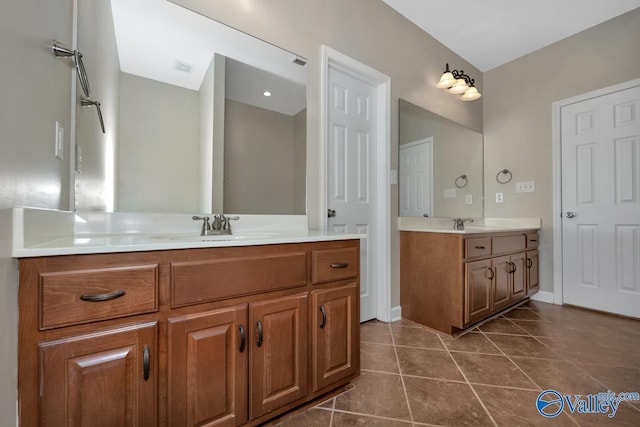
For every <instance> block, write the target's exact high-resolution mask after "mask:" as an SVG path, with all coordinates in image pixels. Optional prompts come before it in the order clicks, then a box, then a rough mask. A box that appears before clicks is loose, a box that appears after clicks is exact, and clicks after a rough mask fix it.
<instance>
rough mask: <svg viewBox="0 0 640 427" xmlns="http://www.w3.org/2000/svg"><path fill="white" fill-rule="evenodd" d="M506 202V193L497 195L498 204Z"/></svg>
mask: <svg viewBox="0 0 640 427" xmlns="http://www.w3.org/2000/svg"><path fill="white" fill-rule="evenodd" d="M503 202H504V193H496V203H503Z"/></svg>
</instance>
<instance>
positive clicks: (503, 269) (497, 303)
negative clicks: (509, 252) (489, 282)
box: [491, 256, 512, 311]
mask: <svg viewBox="0 0 640 427" xmlns="http://www.w3.org/2000/svg"><path fill="white" fill-rule="evenodd" d="M510 261H511V257H509V256H503V257H498V258H493V259H492V260H491V265H492V266H493V271H494V272H495V278H494V279H493V294H492V295H493V309H492V311H494V310H499V309H501V308H504V307H507V306H508V305H509V300H510V297H511V274H510V273H509V271H511V269H512V268H511V265H510V264H509V262H510Z"/></svg>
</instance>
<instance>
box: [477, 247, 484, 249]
mask: <svg viewBox="0 0 640 427" xmlns="http://www.w3.org/2000/svg"><path fill="white" fill-rule="evenodd" d="M476 249H485V247H484V246H476Z"/></svg>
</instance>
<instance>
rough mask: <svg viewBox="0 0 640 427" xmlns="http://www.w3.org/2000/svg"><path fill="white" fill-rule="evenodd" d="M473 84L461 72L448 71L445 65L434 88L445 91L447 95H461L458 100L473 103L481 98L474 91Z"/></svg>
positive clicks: (472, 80)
mask: <svg viewBox="0 0 640 427" xmlns="http://www.w3.org/2000/svg"><path fill="white" fill-rule="evenodd" d="M475 82H476V81H475V80H474V79H472V78H471V77H469V76H468V75H467V74H465V73H464V71H462V70H453V71H449V64H447V67H446V69H445V70H444V73H443V74H442V77H440V81H439V82H438V84H437V85H436V87H439V88H440V89H447V90H448V91H449V93H452V94H454V95H462V96H461V97H460V99H461V100H463V101H475V100H476V99H478V98H480V97H481V96H482V94H481V93H480V92H478V89H476V87H475Z"/></svg>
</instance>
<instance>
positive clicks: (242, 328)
mask: <svg viewBox="0 0 640 427" xmlns="http://www.w3.org/2000/svg"><path fill="white" fill-rule="evenodd" d="M238 329H240V347H239V348H238V350H239V351H240V353H242V352H243V351H244V346H245V344H246V340H247V337H246V336H245V334H244V325H240V327H239V328H238Z"/></svg>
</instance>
